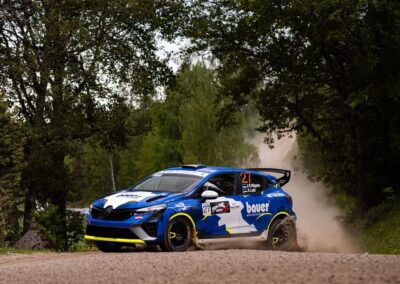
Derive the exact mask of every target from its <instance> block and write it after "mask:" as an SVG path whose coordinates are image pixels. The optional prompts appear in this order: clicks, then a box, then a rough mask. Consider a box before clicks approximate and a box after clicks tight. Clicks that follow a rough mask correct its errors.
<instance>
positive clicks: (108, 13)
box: [0, 0, 179, 249]
mask: <svg viewBox="0 0 400 284" xmlns="http://www.w3.org/2000/svg"><path fill="white" fill-rule="evenodd" d="M177 11H179V3H175V2H173V1H171V2H169V3H168V4H166V3H164V2H162V1H160V2H159V1H146V2H142V1H134V0H116V1H103V0H96V1H92V0H90V1H89V0H77V1H33V0H30V1H1V2H0V84H1V86H2V87H3V88H2V89H3V91H4V93H5V94H6V95H7V97H8V99H9V100H10V101H11V102H13V106H14V107H15V108H17V109H18V110H19V115H20V117H21V118H23V120H24V121H25V123H26V124H27V127H28V128H29V132H28V133H29V136H28V140H27V143H26V146H25V153H26V159H27V167H26V169H25V171H24V173H23V176H22V183H23V185H24V186H25V187H26V188H27V189H28V192H27V195H26V198H25V210H24V214H25V215H24V230H25V231H26V230H27V229H28V228H29V224H30V220H31V216H32V214H31V212H32V209H33V207H34V204H35V201H36V200H38V201H39V202H41V203H46V202H51V203H53V204H54V205H55V206H56V207H57V210H58V215H59V217H60V220H61V223H60V225H59V231H58V232H56V236H57V238H58V239H60V240H64V241H61V242H60V243H64V246H63V248H64V249H66V248H67V242H66V226H65V204H66V203H65V202H66V196H67V192H68V185H67V169H66V167H65V164H64V161H65V159H66V156H67V155H68V154H69V153H70V152H71V148H70V147H71V144H72V143H71V142H72V141H77V140H80V139H85V138H87V137H90V136H91V135H93V133H96V132H98V130H99V128H101V127H102V126H101V125H99V123H98V117H99V116H101V113H102V112H101V108H104V107H105V105H106V104H105V102H107V101H108V98H110V97H111V98H112V97H115V96H121V94H122V93H125V94H128V93H131V94H134V95H135V96H138V97H147V96H151V95H152V94H153V93H154V89H155V86H156V85H159V84H160V83H161V82H165V81H166V80H168V78H170V75H171V74H170V71H169V69H168V68H167V67H166V64H165V60H166V59H165V60H161V59H160V58H158V57H157V55H156V53H155V52H156V46H157V42H156V38H157V37H159V38H161V37H162V35H167V34H170V33H172V32H173V31H174V26H173V25H172V24H171V23H170V22H168V20H169V19H170V17H174V16H176V15H175V14H176V12H177Z"/></svg>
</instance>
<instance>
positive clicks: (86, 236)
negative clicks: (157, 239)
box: [85, 235, 145, 244]
mask: <svg viewBox="0 0 400 284" xmlns="http://www.w3.org/2000/svg"><path fill="white" fill-rule="evenodd" d="M85 239H86V240H90V241H103V242H115V243H130V244H144V243H145V242H144V241H143V240H140V239H121V238H104V237H95V236H88V235H85Z"/></svg>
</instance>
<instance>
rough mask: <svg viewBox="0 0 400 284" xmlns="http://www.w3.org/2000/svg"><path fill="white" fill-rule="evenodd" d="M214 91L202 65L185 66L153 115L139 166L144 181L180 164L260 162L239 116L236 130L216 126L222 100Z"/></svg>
mask: <svg viewBox="0 0 400 284" xmlns="http://www.w3.org/2000/svg"><path fill="white" fill-rule="evenodd" d="M217 86H218V83H217V81H216V78H215V77H214V74H213V72H212V71H211V70H209V69H207V68H206V67H205V66H203V65H201V64H197V65H193V66H191V67H189V66H183V68H182V70H181V71H180V72H179V74H178V75H177V82H176V84H175V85H174V86H173V87H170V88H168V89H167V90H166V98H165V101H163V102H160V103H159V104H158V105H157V106H155V107H154V109H153V111H152V116H153V120H152V121H153V129H152V131H151V132H150V133H149V134H147V135H146V137H145V138H144V140H143V146H142V148H141V150H140V154H139V160H138V162H137V163H138V168H139V169H140V170H141V175H142V176H144V175H147V174H150V173H152V172H154V171H157V170H160V169H163V168H166V167H172V166H177V165H181V164H207V165H221V166H240V165H244V164H247V163H248V162H249V160H253V162H255V163H256V162H257V161H258V154H257V151H256V149H255V148H254V147H253V146H252V145H250V144H248V143H247V142H246V141H245V137H244V127H243V125H244V124H243V115H241V114H237V115H236V121H237V123H236V124H235V125H231V126H229V127H222V128H221V127H220V125H219V124H218V114H219V111H220V110H221V109H222V106H223V105H224V102H225V100H218V98H217Z"/></svg>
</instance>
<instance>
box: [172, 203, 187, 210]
mask: <svg viewBox="0 0 400 284" xmlns="http://www.w3.org/2000/svg"><path fill="white" fill-rule="evenodd" d="M175 208H177V209H178V210H180V211H185V210H186V209H189V208H190V207H189V206H186V205H185V203H183V202H179V203H177V204H175Z"/></svg>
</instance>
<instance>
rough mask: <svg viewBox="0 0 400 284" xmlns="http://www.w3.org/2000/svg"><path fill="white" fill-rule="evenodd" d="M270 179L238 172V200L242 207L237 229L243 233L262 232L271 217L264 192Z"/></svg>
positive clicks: (268, 201)
mask: <svg viewBox="0 0 400 284" xmlns="http://www.w3.org/2000/svg"><path fill="white" fill-rule="evenodd" d="M270 185H271V183H270V181H269V180H268V179H267V178H266V177H264V176H262V175H259V174H254V173H251V172H241V173H240V188H241V191H242V195H241V196H240V202H241V203H242V206H243V209H242V212H241V216H242V218H240V220H239V231H240V232H242V233H245V234H252V233H255V234H257V233H260V232H263V231H264V230H265V229H266V228H267V226H268V224H269V221H270V220H271V218H272V213H271V207H270V201H271V200H270V198H269V197H268V195H266V194H264V193H265V190H267V188H268V187H269V186H270Z"/></svg>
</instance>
